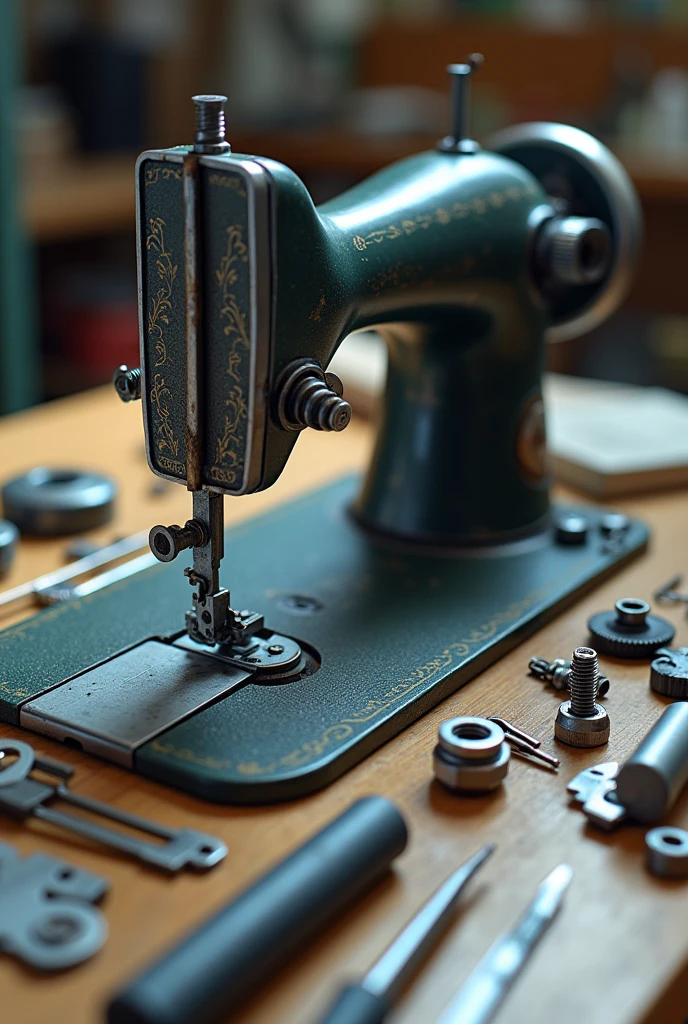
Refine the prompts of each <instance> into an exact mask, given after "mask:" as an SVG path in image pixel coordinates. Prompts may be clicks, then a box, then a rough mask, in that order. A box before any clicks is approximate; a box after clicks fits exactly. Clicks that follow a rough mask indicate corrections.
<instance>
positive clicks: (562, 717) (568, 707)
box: [554, 647, 609, 747]
mask: <svg viewBox="0 0 688 1024" xmlns="http://www.w3.org/2000/svg"><path fill="white" fill-rule="evenodd" d="M598 675H599V667H598V661H597V652H596V651H594V650H593V649H592V648H591V647H577V648H576V649H575V651H574V652H573V658H572V660H571V673H570V677H569V690H570V692H571V699H570V700H568V701H565V702H564V703H563V704H560V706H559V711H558V712H557V717H556V721H555V723H554V735H555V736H556V738H557V739H558V740H560V741H561V742H562V743H567V744H568V745H569V746H572V747H599V746H601V745H602V744H604V743H606V742H607V741H608V740H609V715H608V714H607V711H606V708H604V707H602V705H601V704H598V703H597V692H598V683H597V680H598Z"/></svg>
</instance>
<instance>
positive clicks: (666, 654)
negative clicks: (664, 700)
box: [650, 647, 688, 700]
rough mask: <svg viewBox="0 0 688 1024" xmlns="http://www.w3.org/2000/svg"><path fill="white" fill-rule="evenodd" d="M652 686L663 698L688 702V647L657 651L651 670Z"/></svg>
mask: <svg viewBox="0 0 688 1024" xmlns="http://www.w3.org/2000/svg"><path fill="white" fill-rule="evenodd" d="M650 686H651V687H652V689H653V690H654V691H655V693H661V694H662V696H663V697H673V698H674V699H675V700H688V647H677V648H676V650H675V651H671V650H663V649H660V650H659V651H657V657H656V658H655V660H654V661H653V662H652V668H651V670H650Z"/></svg>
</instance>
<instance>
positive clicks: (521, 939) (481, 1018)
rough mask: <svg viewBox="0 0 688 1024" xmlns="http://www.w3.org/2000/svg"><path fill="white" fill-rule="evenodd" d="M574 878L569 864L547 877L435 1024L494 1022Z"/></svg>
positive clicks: (482, 1023) (558, 868) (480, 1023)
mask: <svg viewBox="0 0 688 1024" xmlns="http://www.w3.org/2000/svg"><path fill="white" fill-rule="evenodd" d="M572 877H573V870H572V869H571V867H570V866H569V865H568V864H559V866H558V867H556V868H555V869H554V871H551V872H550V873H549V874H548V875H547V878H545V880H544V881H543V882H541V883H540V885H539V886H538V890H537V892H536V894H535V899H534V900H533V902H532V903H531V904H530V906H529V907H528V908H527V909H526V911H525V913H524V914H523V916H522V917H521V919H520V920H519V921H518V923H517V924H516V927H515V928H513V929H512V931H510V932H507V933H506V934H505V935H502V936H500V938H498V939H497V941H496V942H495V944H494V945H493V946H492V947H491V948H490V949H489V950H488V951H487V953H486V954H485V956H484V957H483V959H482V960H481V961H480V963H479V964H478V966H477V967H476V968H475V970H474V971H473V973H472V974H471V975H470V976H469V977H468V980H467V981H466V983H465V984H464V986H463V987H462V988H461V989H460V990H459V992H458V993H457V995H456V996H454V998H453V999H452V1001H451V1002H450V1003H449V1005H448V1006H447V1008H446V1009H445V1011H444V1013H443V1014H442V1015H441V1016H440V1018H439V1019H438V1020H437V1022H436V1024H488V1022H489V1021H491V1020H492V1018H493V1017H494V1015H495V1013H496V1012H497V1010H498V1009H499V1007H500V1006H501V1004H502V1002H503V1000H504V999H505V998H506V995H507V993H508V991H509V989H510V988H511V986H512V985H513V983H514V982H515V980H516V978H517V977H518V975H519V974H520V973H521V971H522V970H523V968H524V967H525V965H526V963H527V961H528V958H529V957H530V955H531V953H532V952H533V950H534V949H535V947H536V945H537V944H538V942H539V941H540V939H541V938H542V936H543V935H544V933H545V931H546V930H547V928H548V927H549V925H550V924H551V922H552V921H553V920H554V917H555V916H556V913H557V910H558V909H559V906H560V905H561V901H562V899H563V896H564V893H565V892H566V890H567V889H568V886H569V883H570V881H571V878H572Z"/></svg>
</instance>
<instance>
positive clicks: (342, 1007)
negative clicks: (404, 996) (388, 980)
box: [318, 985, 390, 1024]
mask: <svg viewBox="0 0 688 1024" xmlns="http://www.w3.org/2000/svg"><path fill="white" fill-rule="evenodd" d="M389 1009H390V1008H389V1004H388V1002H387V1000H386V999H385V998H384V997H383V996H378V995H376V994H375V993H374V992H369V991H368V989H367V988H363V986H362V985H347V986H346V988H343V989H342V990H341V992H340V993H339V995H338V996H337V998H336V999H335V1000H334V1002H333V1003H332V1005H331V1006H330V1008H329V1010H328V1011H327V1012H326V1014H325V1016H324V1017H321V1018H320V1020H319V1021H318V1024H383V1021H384V1020H385V1018H386V1017H387V1014H388V1013H389Z"/></svg>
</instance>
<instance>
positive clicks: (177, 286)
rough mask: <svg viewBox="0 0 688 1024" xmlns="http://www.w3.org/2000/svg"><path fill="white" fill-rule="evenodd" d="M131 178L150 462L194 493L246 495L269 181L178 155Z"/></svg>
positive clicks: (141, 167)
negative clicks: (207, 490) (209, 490)
mask: <svg viewBox="0 0 688 1024" xmlns="http://www.w3.org/2000/svg"><path fill="white" fill-rule="evenodd" d="M136 173H137V230H138V265H139V328H140V346H141V369H142V389H141V394H142V399H143V414H144V426H145V433H146V448H147V455H148V462H149V465H150V467H151V469H152V470H153V472H154V473H157V475H158V476H162V477H164V478H165V479H167V480H174V481H179V480H189V482H190V483H193V486H194V488H195V489H199V488H200V487H213V488H216V489H218V490H222V491H224V492H226V493H228V494H244V493H246V492H247V491H251V490H253V489H255V487H256V484H257V483H258V481H259V479H260V476H261V471H262V460H263V436H264V431H265V392H266V378H267V373H268V365H269V360H270V321H271V274H270V241H269V239H270V231H269V202H268V174H267V172H266V170H265V169H264V168H263V167H262V166H261V165H260V164H258V163H257V162H256V161H255V160H251V159H250V158H236V157H231V156H227V157H211V156H198V155H196V154H193V153H191V152H189V151H187V150H186V149H181V148H180V149H174V150H162V151H149V152H146V153H143V154H141V156H140V157H139V160H138V163H137V172H136ZM194 422H195V426H194Z"/></svg>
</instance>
